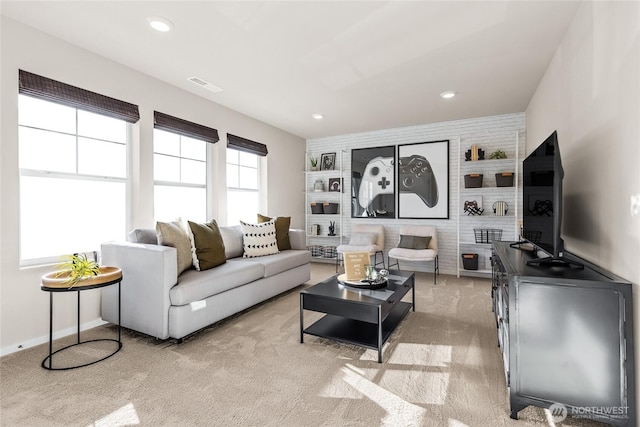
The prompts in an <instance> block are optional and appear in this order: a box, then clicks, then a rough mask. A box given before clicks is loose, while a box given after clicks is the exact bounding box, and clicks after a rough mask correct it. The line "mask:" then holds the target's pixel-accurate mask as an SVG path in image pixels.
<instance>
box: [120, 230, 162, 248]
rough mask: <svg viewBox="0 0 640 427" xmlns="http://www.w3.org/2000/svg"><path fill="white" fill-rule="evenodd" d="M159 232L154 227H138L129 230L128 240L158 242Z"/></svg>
mask: <svg viewBox="0 0 640 427" xmlns="http://www.w3.org/2000/svg"><path fill="white" fill-rule="evenodd" d="M157 233H158V232H157V231H156V230H154V229H153V228H136V229H133V230H131V231H130V232H129V236H128V238H127V240H128V241H129V242H131V243H146V244H148V245H157V244H158V234H157Z"/></svg>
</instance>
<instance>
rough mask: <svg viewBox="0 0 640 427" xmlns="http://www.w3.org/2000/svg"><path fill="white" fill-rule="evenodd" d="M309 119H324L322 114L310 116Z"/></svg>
mask: <svg viewBox="0 0 640 427" xmlns="http://www.w3.org/2000/svg"><path fill="white" fill-rule="evenodd" d="M311 117H313V118H314V119H316V120H322V119H324V116H323V115H322V114H319V113H315V114H312V115H311Z"/></svg>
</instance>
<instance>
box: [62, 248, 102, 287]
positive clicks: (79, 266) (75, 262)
mask: <svg viewBox="0 0 640 427" xmlns="http://www.w3.org/2000/svg"><path fill="white" fill-rule="evenodd" d="M62 260H63V262H61V263H60V264H58V265H57V266H56V267H58V270H59V271H58V272H57V273H56V277H59V276H63V275H67V276H68V280H67V282H66V283H68V284H69V287H72V286H74V285H76V284H77V283H78V282H79V281H81V280H82V279H84V278H87V277H91V276H97V275H98V274H100V266H99V265H98V263H97V262H95V261H93V260H90V259H87V255H86V254H73V255H65V256H63V257H62Z"/></svg>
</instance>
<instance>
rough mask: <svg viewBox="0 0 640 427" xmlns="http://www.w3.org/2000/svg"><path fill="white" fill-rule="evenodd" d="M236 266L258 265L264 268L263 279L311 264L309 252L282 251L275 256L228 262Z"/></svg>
mask: <svg viewBox="0 0 640 427" xmlns="http://www.w3.org/2000/svg"><path fill="white" fill-rule="evenodd" d="M229 262H234V263H238V264H246V263H259V264H261V265H262V266H264V277H271V276H275V275H276V274H278V273H282V272H283V271H287V270H291V269H292V268H296V267H299V266H301V265H304V264H308V263H310V262H311V252H309V251H306V250H304V251H303V250H289V251H282V252H280V253H278V254H275V255H266V256H261V257H259V258H238V259H234V260H229Z"/></svg>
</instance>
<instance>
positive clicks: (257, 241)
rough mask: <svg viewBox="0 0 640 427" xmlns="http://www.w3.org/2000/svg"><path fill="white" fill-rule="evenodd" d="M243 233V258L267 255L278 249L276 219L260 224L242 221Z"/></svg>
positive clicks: (274, 252)
mask: <svg viewBox="0 0 640 427" xmlns="http://www.w3.org/2000/svg"><path fill="white" fill-rule="evenodd" d="M240 225H241V226H242V234H243V239H244V242H243V248H244V254H243V255H242V257H243V258H254V257H259V256H265V255H273V254H277V253H278V252H280V251H279V250H278V240H277V239H276V222H275V220H274V219H272V220H271V221H267V222H262V223H260V224H247V223H246V222H243V221H240Z"/></svg>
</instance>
